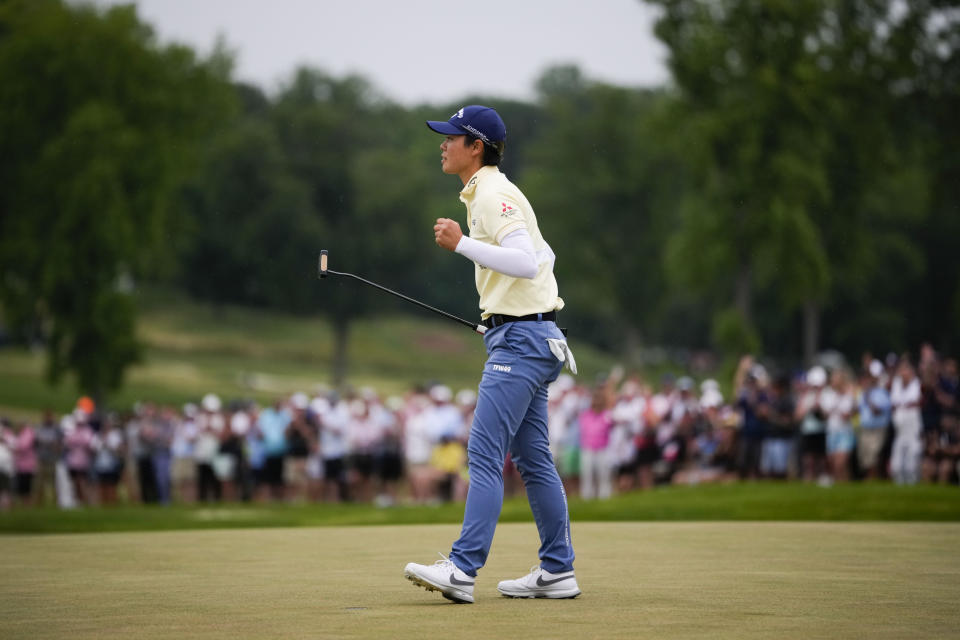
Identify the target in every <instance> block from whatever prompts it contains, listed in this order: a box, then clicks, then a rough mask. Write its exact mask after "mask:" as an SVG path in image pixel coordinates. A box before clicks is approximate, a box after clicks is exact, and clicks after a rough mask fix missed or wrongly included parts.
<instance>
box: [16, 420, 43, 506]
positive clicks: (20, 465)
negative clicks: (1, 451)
mask: <svg viewBox="0 0 960 640" xmlns="http://www.w3.org/2000/svg"><path fill="white" fill-rule="evenodd" d="M34 443H35V433H34V430H33V426H31V425H30V424H28V423H26V422H21V423H20V426H19V427H18V428H17V430H16V433H15V434H14V436H13V439H12V441H11V444H12V447H13V468H14V473H15V476H14V477H15V479H16V481H15V488H16V496H17V502H19V503H20V504H33V477H34V476H35V475H36V473H37V452H36V450H35V448H34Z"/></svg>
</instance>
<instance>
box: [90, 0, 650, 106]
mask: <svg viewBox="0 0 960 640" xmlns="http://www.w3.org/2000/svg"><path fill="white" fill-rule="evenodd" d="M97 3H98V4H101V5H107V4H129V3H130V0H126V1H124V2H121V1H120V0H97ZM133 3H134V4H136V5H137V7H138V13H139V15H140V17H141V19H143V20H145V21H146V22H149V23H150V24H152V25H153V26H154V28H155V29H156V31H157V33H158V35H159V37H160V39H161V41H163V42H167V41H171V40H175V41H178V42H184V43H186V44H189V45H191V46H193V47H194V48H195V49H197V50H199V51H200V52H201V53H202V54H207V53H209V51H210V50H211V48H212V46H213V43H214V42H215V40H216V37H217V35H222V36H223V37H224V38H225V39H226V41H227V44H228V45H229V46H230V48H231V49H232V50H234V51H235V53H236V63H237V64H236V74H235V75H236V77H237V78H239V79H241V80H245V81H251V82H253V83H255V84H258V85H260V86H261V87H262V88H264V89H266V90H267V91H273V90H275V89H276V88H277V87H278V86H279V85H280V83H282V82H284V81H285V80H287V79H288V78H289V76H290V74H291V73H292V71H293V69H294V68H295V67H296V66H297V65H300V64H309V65H311V66H315V67H319V68H321V69H323V70H325V71H327V72H329V73H331V74H333V75H336V76H342V75H345V74H347V73H358V74H360V75H363V76H364V77H366V78H367V79H368V80H370V81H371V82H372V83H373V84H374V86H375V87H376V88H377V89H379V90H380V91H381V92H382V93H384V94H385V95H386V96H387V97H388V98H390V99H392V100H395V101H398V102H401V103H404V104H406V105H413V104H416V103H421V102H427V103H441V102H452V101H456V100H458V99H459V98H461V97H464V96H466V95H467V94H471V93H482V94H485V95H491V96H496V97H504V98H518V99H530V98H532V97H533V92H534V88H533V85H534V82H535V81H536V79H537V77H538V76H539V75H540V73H541V72H542V71H543V70H544V69H545V68H547V67H549V66H551V65H554V64H571V63H572V64H577V65H579V66H580V68H581V70H582V71H583V72H584V73H585V75H586V76H587V77H588V78H591V79H594V80H602V81H605V82H610V83H613V84H618V85H623V86H652V85H658V84H663V83H664V82H665V81H666V79H667V71H666V68H665V65H664V56H665V50H664V48H663V47H662V45H660V43H659V41H657V40H656V38H655V37H654V36H653V33H652V25H653V21H654V18H655V15H656V14H655V11H654V9H652V8H651V7H649V6H647V5H645V4H644V3H642V2H641V1H640V0H593V1H592V2H591V1H588V0H482V1H476V0H475V1H473V2H464V1H460V0H446V1H442V2H441V1H439V0H393V1H389V0H271V1H268V0H134V2H133ZM478 34H480V35H481V37H479V38H478V37H477V35H478Z"/></svg>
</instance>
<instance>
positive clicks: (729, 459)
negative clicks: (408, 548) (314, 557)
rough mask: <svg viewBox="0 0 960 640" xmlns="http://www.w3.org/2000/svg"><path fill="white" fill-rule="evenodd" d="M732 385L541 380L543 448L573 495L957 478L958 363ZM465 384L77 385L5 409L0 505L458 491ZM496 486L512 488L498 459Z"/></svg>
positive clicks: (430, 497)
mask: <svg viewBox="0 0 960 640" xmlns="http://www.w3.org/2000/svg"><path fill="white" fill-rule="evenodd" d="M729 389H730V390H731V392H730V393H729V394H728V395H729V397H724V391H723V389H722V386H721V385H720V384H719V383H718V382H717V381H716V380H714V379H705V380H702V381H700V382H699V383H697V382H695V381H694V380H693V379H692V378H691V377H689V376H682V377H679V378H675V377H673V376H670V375H665V376H663V377H661V378H660V379H659V380H658V382H657V384H656V385H655V386H654V385H651V384H649V383H647V382H646V381H645V380H644V379H643V378H641V377H640V376H638V375H627V376H624V375H623V374H622V373H619V372H613V373H611V374H610V375H608V376H606V377H605V379H603V380H601V381H599V382H598V383H596V384H594V385H592V386H584V385H580V384H577V383H576V382H575V380H574V378H572V377H570V376H568V375H566V374H563V375H561V376H560V378H558V379H557V381H556V382H555V383H553V385H552V386H551V389H550V395H549V407H550V411H549V424H548V430H549V434H550V442H551V448H552V451H553V454H554V460H555V462H556V465H557V469H558V471H559V473H560V476H561V478H562V479H563V481H564V484H565V485H566V487H567V491H568V493H569V494H571V495H580V496H582V497H583V498H585V499H593V498H600V499H602V498H607V497H610V496H611V495H613V494H615V493H617V492H625V491H631V490H637V489H649V488H651V487H653V486H655V485H659V484H671V483H681V484H696V483H702V482H717V481H736V480H738V479H761V478H769V479H782V480H797V481H806V482H816V483H818V484H820V485H822V486H830V485H832V484H833V483H836V482H848V481H854V480H862V479H877V480H879V479H889V480H891V481H893V482H896V483H900V484H913V483H917V482H938V483H949V484H954V485H956V484H957V483H958V473H960V382H958V372H957V362H956V360H955V359H953V358H943V357H940V356H939V355H938V354H937V353H935V352H934V350H933V349H932V348H930V347H929V346H927V345H924V346H923V347H922V348H921V350H920V353H919V356H918V357H917V358H915V359H911V358H910V357H909V356H907V355H903V356H897V355H895V354H891V355H888V356H887V357H886V358H884V359H883V360H882V361H881V360H878V359H875V358H874V357H873V356H871V355H869V354H866V355H864V356H863V359H862V362H861V363H860V364H859V366H857V367H848V366H845V365H837V366H832V367H826V366H821V365H816V366H813V367H811V368H809V369H808V370H805V371H786V372H773V373H771V372H770V371H769V370H768V368H767V367H765V366H764V365H762V364H761V363H759V362H757V361H755V360H754V359H753V358H752V357H750V356H745V357H744V358H742V359H741V360H740V363H739V366H738V367H737V370H736V373H735V375H734V379H733V380H732V384H731V385H730V386H729ZM475 402H476V395H475V393H474V392H473V391H469V390H464V391H460V392H459V393H457V394H454V393H453V391H452V390H451V389H450V388H449V387H447V386H445V385H443V384H434V385H429V386H425V387H423V388H416V389H413V390H411V391H410V392H408V393H407V394H406V395H405V396H403V397H399V396H392V397H388V398H381V397H380V396H379V395H378V394H377V393H376V392H375V391H373V390H372V389H363V390H361V391H359V392H349V393H345V394H342V395H341V394H339V393H336V392H333V391H324V392H322V393H317V394H314V395H313V396H310V395H307V394H305V393H295V394H292V395H290V396H288V397H281V398H278V399H277V400H276V402H274V403H273V404H272V405H269V406H259V405H258V404H257V403H255V402H250V401H244V400H236V401H231V402H228V403H224V402H223V401H222V400H221V399H220V398H219V397H218V396H216V395H214V394H207V395H205V396H203V397H202V398H200V399H199V401H198V402H197V403H195V404H194V403H190V404H187V405H185V406H183V407H182V408H173V407H169V406H157V405H154V404H152V403H148V402H147V403H142V404H139V405H137V406H136V407H135V408H134V409H133V410H132V411H131V412H129V413H128V414H125V415H121V414H115V413H110V412H101V411H99V410H98V408H97V407H95V406H94V403H93V402H92V401H91V400H90V399H89V398H86V397H84V398H81V399H80V400H79V401H78V402H77V405H76V408H75V409H74V410H73V411H72V412H71V413H69V414H67V415H64V416H59V417H58V416H56V415H55V414H54V413H53V412H52V411H47V412H45V413H44V415H43V417H42V419H40V420H39V421H37V422H36V423H31V422H25V421H18V422H13V421H11V420H8V419H5V418H0V509H7V508H10V507H11V506H18V507H19V506H40V505H52V504H56V505H58V506H60V507H61V508H72V507H76V506H84V505H95V504H99V505H111V504H116V503H118V502H125V503H131V502H143V503H156V504H169V503H171V502H174V501H176V502H178V503H194V502H200V503H204V502H219V501H302V502H308V501H309V502H340V501H353V502H373V503H375V504H377V505H380V506H388V505H392V504H395V503H398V502H405V503H421V504H429V503H437V502H444V501H450V500H462V499H463V498H464V497H465V495H466V489H467V486H468V483H469V470H468V465H467V453H466V443H467V437H468V435H469V430H470V424H471V422H472V415H473V409H474V405H475ZM504 486H505V491H506V493H507V494H508V495H514V494H518V493H520V492H522V490H523V487H522V482H521V480H520V477H519V473H518V472H517V471H516V469H515V468H514V466H513V465H512V463H511V461H510V460H509V458H508V460H507V461H506V464H505V468H504Z"/></svg>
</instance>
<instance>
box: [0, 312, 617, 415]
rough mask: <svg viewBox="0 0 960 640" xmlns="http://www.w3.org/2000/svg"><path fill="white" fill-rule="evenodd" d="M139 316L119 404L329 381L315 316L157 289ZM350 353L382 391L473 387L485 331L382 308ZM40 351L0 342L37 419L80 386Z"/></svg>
mask: <svg viewBox="0 0 960 640" xmlns="http://www.w3.org/2000/svg"><path fill="white" fill-rule="evenodd" d="M138 322H139V324H138V334H139V337H140V338H141V339H142V340H143V342H144V344H145V346H146V354H145V360H144V362H143V363H142V364H141V365H138V366H135V367H132V368H131V369H130V375H129V376H128V379H127V384H126V386H125V387H124V388H123V389H122V390H121V391H119V392H118V393H117V394H116V396H114V397H112V398H111V399H110V406H111V408H114V409H116V408H129V407H131V406H133V404H134V403H135V402H138V401H152V402H155V403H159V404H171V405H174V406H181V405H183V404H184V403H186V402H197V401H198V400H199V399H200V397H202V396H203V394H205V393H208V392H212V393H217V394H219V395H220V396H221V397H222V398H224V399H233V398H250V399H254V400H257V401H258V402H260V403H272V402H273V401H274V400H275V399H276V398H277V397H278V396H280V395H289V394H291V393H294V392H297V391H305V392H308V393H312V392H314V391H316V390H317V388H318V387H319V386H322V385H330V384H331V380H332V378H331V376H332V361H333V332H332V331H331V330H330V325H329V322H328V321H327V320H326V319H325V318H322V317H319V316H295V315H291V314H284V313H279V312H269V311H263V310H253V309H244V308H240V307H232V306H226V305H224V306H217V307H213V306H210V305H203V304H199V303H196V302H192V301H191V300H189V299H188V298H186V297H185V296H180V295H176V294H162V295H161V294H152V295H146V296H145V298H144V299H142V300H141V313H140V318H139V321H138ZM571 340H572V342H571V345H572V347H573V348H574V349H575V350H576V356H577V363H578V365H579V366H580V369H581V379H582V380H592V379H593V377H594V376H596V375H598V374H599V373H600V372H603V371H608V370H609V369H610V367H611V366H612V363H613V359H612V358H610V357H609V356H606V355H604V354H603V353H601V352H600V351H598V350H596V349H594V348H592V347H590V346H589V345H587V344H584V343H582V342H579V341H578V340H577V339H576V337H575V336H574V337H573V338H571ZM349 357H350V376H349V380H348V382H349V384H350V385H351V386H353V387H354V388H360V387H363V386H370V387H373V388H374V389H376V390H377V391H378V392H379V393H380V394H381V395H384V396H386V395H392V394H403V393H405V392H407V391H409V390H410V389H411V388H412V387H413V386H414V385H416V384H423V383H426V382H430V381H438V382H441V383H443V384H446V385H448V386H450V387H452V388H454V389H460V388H468V389H475V388H476V386H477V383H478V382H479V381H480V374H481V373H482V371H483V362H484V359H485V357H486V351H485V348H484V345H483V339H482V338H481V337H480V336H477V335H474V334H470V333H469V332H465V331H463V329H462V328H458V327H456V326H449V323H447V322H444V321H442V320H436V319H434V318H433V317H431V316H430V314H425V313H414V314H409V315H399V314H397V315H388V314H381V315H378V316H376V317H372V318H368V319H360V320H356V321H355V322H354V323H353V324H352V325H351V333H350V345H349ZM44 358H45V354H44V352H42V351H36V352H30V351H26V350H23V349H12V348H7V349H0V415H8V416H15V417H18V418H27V419H37V418H38V417H39V412H40V410H42V409H43V408H44V407H48V406H49V407H52V408H53V409H54V410H56V411H58V412H61V413H66V412H69V411H71V410H72V409H73V407H74V404H75V403H76V400H77V397H78V395H80V394H79V393H78V391H77V390H76V389H75V388H74V386H73V383H72V381H71V380H69V379H67V380H65V381H64V383H62V384H60V385H59V386H57V387H49V386H47V384H46V382H45V381H44V374H43V371H44V362H45V360H44Z"/></svg>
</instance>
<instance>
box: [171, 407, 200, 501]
mask: <svg viewBox="0 0 960 640" xmlns="http://www.w3.org/2000/svg"><path fill="white" fill-rule="evenodd" d="M197 412H198V409H197V405H195V404H193V403H192V402H188V403H187V404H185V405H183V411H182V413H181V417H180V419H179V420H177V421H176V422H175V423H174V431H173V442H172V443H171V444H170V455H171V456H172V458H173V459H172V461H171V464H170V482H171V483H172V485H173V494H174V497H175V499H176V500H177V501H178V502H181V503H192V502H195V501H196V499H197V463H196V460H195V458H194V446H195V445H196V442H197Z"/></svg>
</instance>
